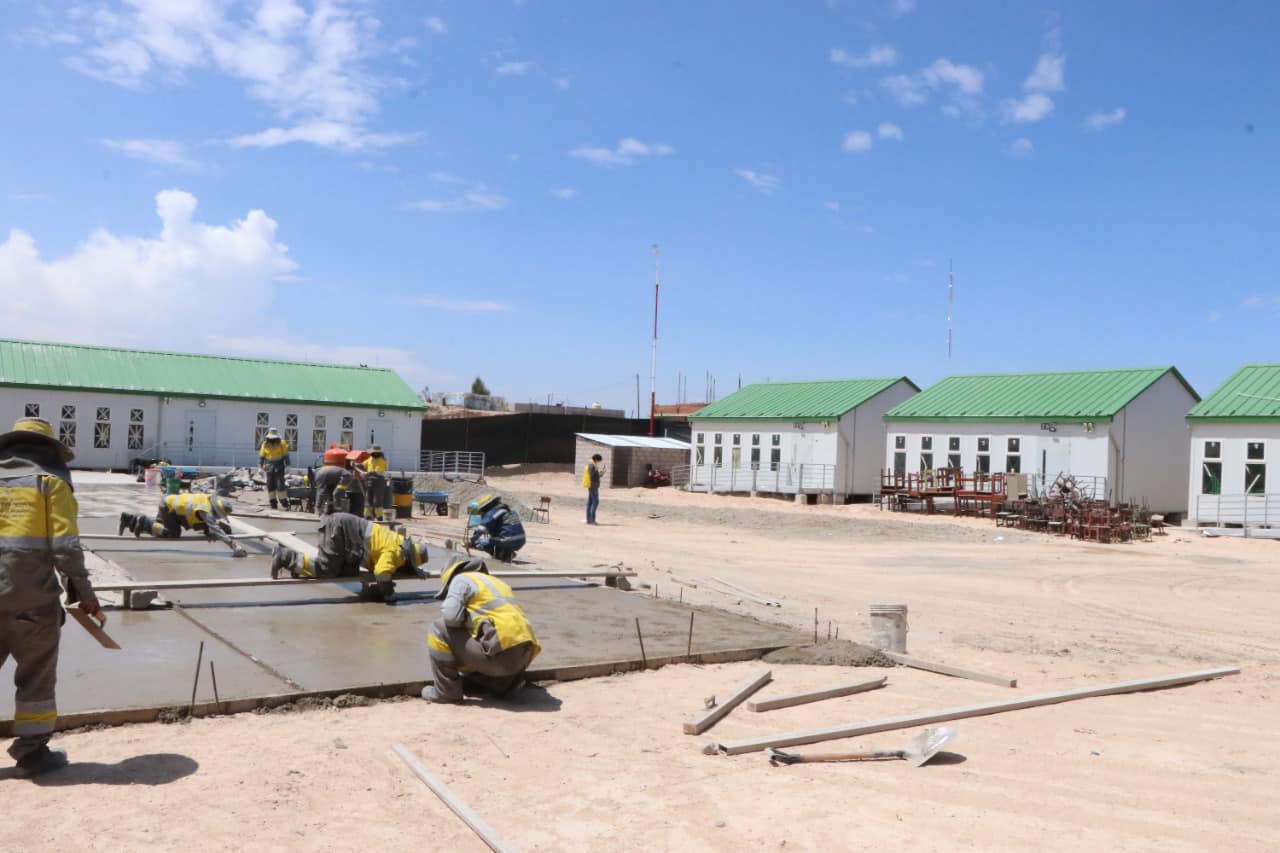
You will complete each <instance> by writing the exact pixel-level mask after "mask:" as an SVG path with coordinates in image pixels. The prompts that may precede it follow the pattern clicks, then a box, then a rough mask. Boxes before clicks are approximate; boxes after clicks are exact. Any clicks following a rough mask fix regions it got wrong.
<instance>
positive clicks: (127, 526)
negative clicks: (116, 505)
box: [116, 512, 133, 536]
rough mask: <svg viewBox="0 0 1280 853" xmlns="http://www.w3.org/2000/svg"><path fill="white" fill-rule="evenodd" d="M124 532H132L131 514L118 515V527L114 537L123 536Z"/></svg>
mask: <svg viewBox="0 0 1280 853" xmlns="http://www.w3.org/2000/svg"><path fill="white" fill-rule="evenodd" d="M126 530H129V531H132V530H133V515H132V513H128V512H122V513H120V526H119V527H118V528H117V529H116V535H117V536H123V535H124V532H125V531H126Z"/></svg>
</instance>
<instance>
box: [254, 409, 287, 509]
mask: <svg viewBox="0 0 1280 853" xmlns="http://www.w3.org/2000/svg"><path fill="white" fill-rule="evenodd" d="M258 467H259V468H260V469H261V470H262V471H263V472H265V473H266V475H267V499H268V500H269V501H270V502H271V508H272V509H275V508H276V507H278V506H279V505H281V504H283V505H285V506H288V505H289V492H288V490H287V489H286V488H285V485H284V474H285V470H286V469H288V467H289V442H287V441H285V440H284V439H282V438H281V437H280V431H279V430H277V429H276V428H275V427H270V428H268V429H267V434H266V437H264V438H263V439H262V446H261V447H259V448H258Z"/></svg>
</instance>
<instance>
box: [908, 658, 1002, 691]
mask: <svg viewBox="0 0 1280 853" xmlns="http://www.w3.org/2000/svg"><path fill="white" fill-rule="evenodd" d="M883 654H884V656H885V657H887V658H889V659H890V660H892V661H894V662H895V663H900V664H902V665H903V666H909V667H911V668H912V669H923V670H925V671H926V672H936V673H938V674H940V675H951V676H955V677H956V678H967V679H969V680H970V681H985V682H986V683H987V684H996V685H999V686H1000V687H1017V686H1018V679H1016V678H1009V677H1008V676H1006V675H989V674H987V673H985V672H974V671H973V670H971V669H961V668H960V667H958V666H948V665H947V664H945V663H932V662H930V661H927V660H920V659H919V658H913V657H908V656H907V655H904V654H899V653H898V652H890V651H885V652H883Z"/></svg>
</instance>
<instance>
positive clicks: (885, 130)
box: [876, 121, 902, 142]
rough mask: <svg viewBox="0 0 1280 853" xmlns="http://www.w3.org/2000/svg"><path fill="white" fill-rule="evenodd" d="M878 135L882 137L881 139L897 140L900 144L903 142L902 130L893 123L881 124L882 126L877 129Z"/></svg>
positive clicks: (883, 122)
mask: <svg viewBox="0 0 1280 853" xmlns="http://www.w3.org/2000/svg"><path fill="white" fill-rule="evenodd" d="M876 133H878V134H879V135H880V138H881V139H896V140H898V141H899V142H901V141H902V128H900V127H898V126H897V125H896V124H894V123H892V122H888V121H882V122H880V126H879V127H878V128H876Z"/></svg>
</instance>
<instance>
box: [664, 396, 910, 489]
mask: <svg viewBox="0 0 1280 853" xmlns="http://www.w3.org/2000/svg"><path fill="white" fill-rule="evenodd" d="M919 390H920V389H919V388H918V387H917V386H916V384H915V383H914V382H912V381H911V380H910V379H908V378H907V377H905V376H891V377H885V378H880V379H836V380H823V381H814V382H759V383H755V384H753V385H748V386H747V387H745V388H742V389H740V390H738V391H736V392H734V393H733V394H730V395H729V396H728V397H725V398H724V399H722V400H717V401H716V402H714V403H711V404H709V405H707V406H705V407H704V408H702V409H700V410H699V411H697V412H695V413H694V414H691V415H689V424H690V427H691V430H692V433H693V434H692V449H691V452H690V460H689V461H690V465H689V487H690V489H693V490H695V491H707V492H747V493H757V492H765V493H772V494H792V495H798V496H801V498H802V499H805V500H807V499H808V497H807V496H808V495H813V494H817V495H831V496H832V499H833V500H835V501H837V502H843V501H844V500H846V499H847V498H849V497H852V496H855V495H870V494H871V493H872V492H874V491H875V490H876V488H877V487H878V485H879V482H880V460H881V458H882V454H883V446H884V425H883V422H882V418H883V417H884V414H885V412H887V411H888V410H889V409H891V408H893V407H894V406H896V405H898V404H899V403H901V402H903V401H904V400H906V399H908V398H909V397H911V396H912V395H913V394H915V393H917V392H918V391H919Z"/></svg>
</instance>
